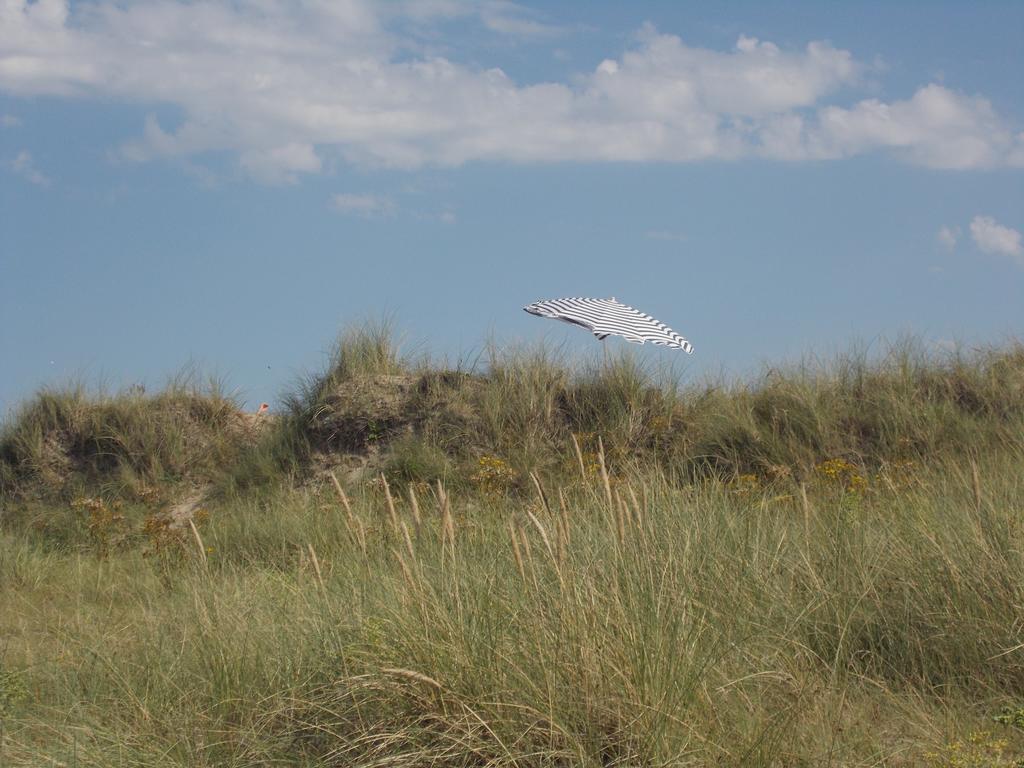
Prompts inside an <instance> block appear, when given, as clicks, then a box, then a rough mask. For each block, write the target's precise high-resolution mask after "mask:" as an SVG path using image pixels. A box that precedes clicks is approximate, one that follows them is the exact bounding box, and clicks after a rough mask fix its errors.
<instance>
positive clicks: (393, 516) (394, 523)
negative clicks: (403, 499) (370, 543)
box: [380, 472, 398, 536]
mask: <svg viewBox="0 0 1024 768" xmlns="http://www.w3.org/2000/svg"><path fill="white" fill-rule="evenodd" d="M380 482H381V485H382V486H384V500H385V501H386V502H387V505H388V518H389V519H390V520H391V530H393V531H394V532H395V535H396V536H397V535H398V513H397V512H396V511H395V500H394V498H392V496H391V486H389V485H388V480H387V478H386V477H384V473H383V472H382V473H381V475H380Z"/></svg>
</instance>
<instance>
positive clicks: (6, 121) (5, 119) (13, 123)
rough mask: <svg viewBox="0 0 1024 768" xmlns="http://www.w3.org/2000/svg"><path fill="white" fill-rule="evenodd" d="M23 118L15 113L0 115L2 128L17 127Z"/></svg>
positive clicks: (0, 126)
mask: <svg viewBox="0 0 1024 768" xmlns="http://www.w3.org/2000/svg"><path fill="white" fill-rule="evenodd" d="M19 125H21V119H20V118H18V117H16V116H15V115H0V128H17V127H18V126H19Z"/></svg>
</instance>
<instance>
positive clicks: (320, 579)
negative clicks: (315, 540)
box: [306, 544, 327, 592]
mask: <svg viewBox="0 0 1024 768" xmlns="http://www.w3.org/2000/svg"><path fill="white" fill-rule="evenodd" d="M306 546H307V547H308V548H309V559H310V560H311V561H312V563H313V573H315V574H316V583H317V584H319V585H320V591H321V592H326V591H327V590H326V587H325V586H324V575H323V572H322V571H321V570H320V558H318V557H317V556H316V550H315V549H313V545H312V544H307V545H306Z"/></svg>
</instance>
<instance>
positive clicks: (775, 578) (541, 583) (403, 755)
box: [0, 451, 1024, 766]
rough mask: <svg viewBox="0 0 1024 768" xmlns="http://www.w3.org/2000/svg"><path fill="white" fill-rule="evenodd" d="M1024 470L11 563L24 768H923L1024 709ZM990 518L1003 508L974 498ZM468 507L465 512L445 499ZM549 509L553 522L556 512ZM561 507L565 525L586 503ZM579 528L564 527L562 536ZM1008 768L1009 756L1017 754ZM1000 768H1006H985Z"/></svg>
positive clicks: (317, 507)
mask: <svg viewBox="0 0 1024 768" xmlns="http://www.w3.org/2000/svg"><path fill="white" fill-rule="evenodd" d="M1022 469H1024V455H1022V454H1021V453H1020V452H1019V451H1015V452H1008V453H1005V454H1004V455H1002V456H1001V457H1000V458H998V459H989V460H987V461H985V462H983V463H981V464H979V465H978V481H977V483H975V481H974V474H973V472H972V471H971V469H970V467H969V466H961V465H959V464H945V463H942V464H938V465H935V466H932V467H919V468H916V469H914V470H913V471H912V472H911V473H910V474H909V475H903V476H901V477H899V478H896V477H890V478H888V479H886V478H882V477H872V478H871V480H870V482H869V484H868V485H867V486H866V487H865V488H864V489H863V490H859V491H855V492H851V491H849V490H848V489H847V488H846V486H845V485H844V484H843V483H841V482H837V480H836V479H835V478H830V477H828V476H826V475H821V476H820V477H819V478H817V479H816V480H815V481H814V482H812V483H811V484H810V485H809V486H807V487H806V490H807V497H806V498H807V502H806V504H805V503H804V502H803V497H802V496H801V495H800V494H799V493H798V492H795V493H779V489H778V488H777V487H775V486H760V485H756V486H755V485H750V484H747V483H740V482H732V483H722V482H719V481H717V480H714V479H707V480H704V481H701V482H700V483H698V484H697V485H694V486H691V487H689V488H688V489H683V490H681V489H679V488H677V487H675V486H674V485H673V484H670V483H667V482H666V481H665V479H664V477H663V476H660V475H651V474H641V475H623V474H612V475H611V476H610V477H609V485H610V488H611V493H612V503H611V504H609V503H608V502H607V500H606V498H607V497H606V495H605V490H604V488H603V482H602V480H601V479H600V478H594V479H591V480H586V481H584V480H583V479H582V478H579V479H577V480H576V481H574V482H573V483H572V484H570V485H566V486H562V487H554V486H543V485H542V486H541V492H542V493H543V495H544V500H542V498H541V497H540V496H536V497H535V498H533V499H530V500H523V501H512V500H508V501H494V502H492V503H490V504H488V505H486V506H484V505H482V504H481V498H479V497H476V496H464V495H463V496H459V495H455V496H454V497H452V498H451V499H450V503H451V504H452V505H453V506H452V510H451V512H452V523H451V524H450V526H451V528H450V533H448V534H446V533H445V532H444V531H445V523H443V518H444V512H443V509H442V502H441V497H439V496H438V490H437V489H436V488H435V490H434V491H433V492H424V491H422V490H421V493H420V503H419V507H418V508H419V517H418V519H419V522H418V523H417V517H416V516H415V515H414V513H413V509H412V506H411V503H410V502H409V500H408V496H407V495H406V493H405V488H403V487H401V486H396V487H395V488H393V489H392V492H393V494H394V496H393V498H394V502H393V503H394V504H395V510H396V512H395V514H396V517H395V518H394V520H393V519H392V518H391V514H390V512H389V511H388V504H387V501H386V499H385V497H384V491H383V489H381V488H378V487H375V486H373V485H368V486H364V487H362V488H350V489H349V491H348V493H347V494H346V498H347V499H348V500H349V503H350V506H351V512H347V511H346V509H345V507H344V505H343V504H342V503H341V502H340V500H339V499H338V497H337V494H336V491H335V489H334V488H333V487H332V486H331V485H330V484H327V485H325V486H323V487H307V488H305V489H297V490H284V489H282V490H279V491H277V492H276V493H275V494H273V495H270V496H263V497H249V498H246V499H238V500H236V501H234V502H232V503H231V504H230V505H228V506H224V507H221V508H219V509H216V510H214V511H213V512H212V514H211V517H210V519H209V520H208V521H207V522H206V523H205V524H203V525H202V541H203V542H204V545H205V547H207V548H208V551H207V552H206V558H207V560H208V562H207V563H206V564H205V565H204V564H203V561H202V558H200V557H199V555H198V554H197V553H196V551H195V548H196V547H195V544H194V542H192V541H191V540H188V539H186V540H185V541H184V542H183V546H182V549H181V550H180V551H178V552H177V554H175V555H174V556H173V557H166V558H163V559H161V558H154V557H142V556H141V554H140V552H139V550H128V551H126V552H124V553H122V554H121V555H120V556H118V557H107V558H105V559H95V558H92V557H89V556H73V555H68V554H64V555H60V556H55V555H53V554H48V553H47V551H46V549H45V548H43V547H42V545H41V542H40V541H39V540H38V539H36V540H34V539H33V538H32V536H30V535H29V536H12V535H10V534H6V535H4V537H3V538H2V539H0V578H2V579H3V582H4V583H5V584H6V585H9V588H8V589H6V590H4V592H3V593H2V595H0V614H2V615H4V616H7V617H12V616H14V617H17V618H16V620H14V621H10V620H8V621H7V622H5V634H6V641H5V642H6V651H5V653H4V655H3V660H2V662H3V665H4V669H5V670H11V671H13V673H14V674H15V675H16V676H17V679H18V680H19V684H20V686H21V690H22V691H24V694H23V695H20V696H19V697H18V698H17V700H16V701H14V702H13V704H12V705H11V706H10V707H9V711H8V712H7V713H6V714H5V715H4V720H3V722H4V739H5V742H4V747H3V748H4V752H2V753H0V754H2V755H3V757H4V758H5V759H6V761H7V762H8V763H9V764H14V765H33V764H45V763H46V761H47V760H59V761H63V762H67V761H69V760H70V757H71V755H72V754H73V753H74V754H75V755H76V757H75V759H76V760H77V761H78V764H80V765H110V764H114V765H117V764H122V765H239V766H241V765H264V764H286V765H351V766H359V765H365V766H369V765H380V764H383V763H386V764H389V765H410V766H411V765H424V764H434V765H458V766H464V765H524V766H525V765H584V766H585V765H594V766H599V765H600V766H604V765H664V766H668V765H680V764H695V765H707V764H716V765H793V764H818V763H822V764H824V763H832V764H841V765H849V764H857V765H868V764H871V765H875V764H880V763H881V764H890V763H891V764H907V765H913V764H924V763H926V762H928V758H927V757H926V755H927V753H929V752H935V751H937V750H938V751H941V750H942V749H944V748H945V747H946V746H948V745H949V744H956V743H961V744H963V745H966V744H968V743H969V740H970V738H971V734H972V733H974V732H977V731H981V730H986V731H991V732H992V735H991V736H990V737H986V738H989V739H990V742H991V743H995V742H996V741H997V740H1000V739H1005V740H1006V741H1007V745H1006V746H1005V747H1004V748H1003V750H1004V753H1005V754H1006V755H1007V761H1006V762H1005V763H999V762H995V761H994V760H993V761H992V762H989V763H987V764H990V765H1003V764H1005V765H1009V764H1010V762H1009V756H1013V759H1016V758H1017V757H1020V756H1021V755H1024V752H1022V751H1021V750H1022V749H1024V740H1022V739H1021V734H1020V733H1019V732H1018V731H1016V730H1014V729H1013V728H1012V727H1011V726H998V727H997V726H995V725H994V724H993V723H992V720H991V718H992V716H993V715H995V714H997V713H998V712H1000V711H1001V709H1002V708H1003V707H1005V706H1011V707H1015V706H1020V704H1021V702H1022V700H1024V663H1022V660H1021V655H1020V642H1021V638H1020V627H1021V626H1022V622H1021V620H1022V615H1021V605H1022V604H1024V602H1022V601H1024V586H1022V584H1021V582H1020V579H1019V578H1017V575H1018V574H1019V573H1020V572H1021V568H1022V567H1024V562H1022V554H1021V553H1022V551H1024V550H1022V547H1021V543H1022V532H1021V524H1020V520H1021V517H1020V514H1021V511H1022V509H1021V498H1022V495H1021V490H1022V488H1021V482H1022V481H1021V480H1020V479H1019V478H1020V477H1022V476H1024V475H1022V473H1021V470H1022ZM979 488H980V489H981V490H980V493H979V491H978V489H979ZM446 495H450V494H446ZM545 500H546V501H547V503H546V504H545ZM559 500H562V501H561V502H560V501H559ZM563 504H564V508H563V506H562V505H563ZM995 749H996V748H995V747H991V751H992V754H995V752H994V750H995ZM981 764H986V763H981Z"/></svg>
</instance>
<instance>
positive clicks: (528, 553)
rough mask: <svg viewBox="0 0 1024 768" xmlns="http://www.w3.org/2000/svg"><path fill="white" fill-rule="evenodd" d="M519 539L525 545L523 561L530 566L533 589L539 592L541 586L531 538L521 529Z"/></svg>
mask: <svg viewBox="0 0 1024 768" xmlns="http://www.w3.org/2000/svg"><path fill="white" fill-rule="evenodd" d="M519 537H520V541H521V542H522V545H523V553H524V554H525V557H524V558H523V560H524V561H525V562H527V563H529V564H530V575H531V576H532V577H533V588H534V589H536V590H537V591H538V592H539V591H540V584H538V583H537V569H536V567H535V566H534V563H533V549H532V547H530V537H529V536H527V535H526V531H525V530H524V529H523V528H521V527H520V528H519Z"/></svg>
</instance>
